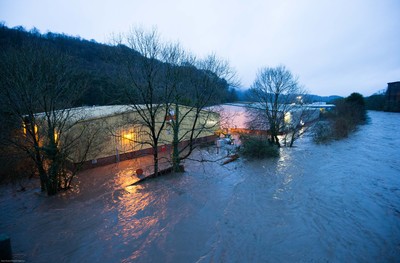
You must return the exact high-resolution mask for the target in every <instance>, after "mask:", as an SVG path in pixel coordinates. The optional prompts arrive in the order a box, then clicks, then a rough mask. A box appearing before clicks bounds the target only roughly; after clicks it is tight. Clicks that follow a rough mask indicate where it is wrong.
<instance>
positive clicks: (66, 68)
mask: <svg viewBox="0 0 400 263" xmlns="http://www.w3.org/2000/svg"><path fill="white" fill-rule="evenodd" d="M0 61H1V63H0V65H1V66H0V78H1V90H0V93H1V96H0V97H1V103H2V105H3V107H2V109H3V110H5V111H6V112H7V116H8V118H6V119H5V120H3V121H4V122H6V123H7V122H9V125H8V126H7V127H13V129H15V130H14V133H13V135H12V136H7V139H8V140H9V142H10V143H11V144H12V145H14V146H15V147H17V148H19V149H22V150H23V151H24V152H25V154H26V155H27V156H28V157H30V158H31V159H32V160H33V162H34V164H35V169H36V172H37V173H38V174H39V176H40V182H41V189H42V191H46V192H47V194H48V195H53V194H56V193H57V192H58V190H60V189H61V188H69V186H70V184H71V181H72V178H73V176H74V175H75V173H76V172H77V170H78V168H79V167H78V166H76V167H75V168H74V169H68V161H69V158H70V156H71V153H72V151H74V149H75V148H76V147H77V146H78V145H79V147H80V149H83V148H84V145H85V144H86V146H87V148H86V149H85V150H83V151H82V153H87V152H88V149H89V147H90V146H91V144H92V142H93V138H94V135H95V134H96V132H95V131H94V130H93V131H91V132H89V131H88V130H89V128H88V127H86V126H85V125H81V126H80V128H76V129H75V130H74V131H73V132H72V129H73V128H74V127H75V126H76V125H77V123H78V122H79V119H80V118H81V117H82V116H81V115H80V114H79V112H77V111H72V110H71V109H70V108H71V107H72V106H73V105H74V104H75V101H77V100H78V99H79V96H80V92H81V91H82V90H83V89H84V86H82V85H81V84H82V83H79V81H78V80H76V78H75V75H74V71H73V70H72V69H71V67H70V58H69V57H68V56H67V55H66V54H62V53H60V52H58V51H56V50H54V49H53V48H51V47H50V46H48V45H46V44H44V43H39V42H36V41H30V42H23V43H19V45H18V46H17V47H10V48H7V49H3V50H1V52H0ZM3 116H4V115H3ZM83 136H88V137H86V138H83ZM84 155H85V154H83V155H80V156H79V157H82V159H81V160H82V162H83V160H84V159H85V156H84ZM76 157H78V156H76ZM75 161H76V159H75ZM77 162H79V161H77ZM82 162H81V163H82Z"/></svg>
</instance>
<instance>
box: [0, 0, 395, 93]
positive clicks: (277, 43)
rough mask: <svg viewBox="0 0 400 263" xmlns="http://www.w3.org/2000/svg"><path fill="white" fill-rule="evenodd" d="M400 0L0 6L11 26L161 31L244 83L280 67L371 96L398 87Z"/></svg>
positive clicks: (43, 0) (85, 33)
mask: <svg viewBox="0 0 400 263" xmlns="http://www.w3.org/2000/svg"><path fill="white" fill-rule="evenodd" d="M399 14H400V1H399V0H334V1H328V0H326V1H325V0H293V1H289V0H288V1H277V0H274V1H269V0H249V1H243V0H242V1H240V0H220V1H217V0H214V1H212V0H202V1H190V0H186V1H185V0H170V1H161V0H159V1H157V0H146V1H135V0H113V1H100V0H97V1H92V0H90V1H89V0H86V1H82V0H68V1H67V0H64V1H57V0H35V1H34V0H31V1H28V0H0V21H3V22H4V23H5V25H6V26H8V27H15V26H19V25H21V26H23V27H25V28H26V29H27V30H30V29H31V28H32V27H36V28H38V29H39V30H40V32H41V33H46V32H47V31H51V32H57V33H65V34H67V35H72V36H78V35H79V36H80V37H82V38H85V39H88V40H90V39H95V40H96V41H98V42H104V43H106V42H109V40H110V35H111V34H112V33H124V32H127V31H128V30H129V29H130V28H131V27H134V26H142V27H144V28H145V29H151V28H152V27H153V26H155V27H157V29H158V31H159V33H160V34H161V36H162V37H163V39H165V40H168V41H169V40H171V41H179V42H180V43H181V44H182V46H183V47H184V48H186V49H187V50H190V51H191V52H193V53H194V54H196V55H197V56H203V55H206V54H209V53H212V52H214V53H216V54H217V55H218V56H219V57H222V58H225V59H227V60H228V61H229V62H230V64H231V66H232V67H234V68H235V69H236V70H237V73H238V76H239V78H240V80H241V82H242V86H243V87H249V86H251V84H252V82H253V81H254V78H255V75H256V72H257V70H258V69H259V68H260V67H264V66H270V67H274V66H278V65H281V64H283V65H285V66H286V67H287V68H289V69H290V70H291V71H292V73H293V74H295V75H297V76H298V77H299V81H300V83H301V84H302V85H304V86H305V87H306V88H307V89H308V90H309V92H310V93H313V94H318V95H341V96H347V95H349V94H350V93H351V92H353V91H356V92H360V93H361V94H363V95H365V96H369V95H371V94H373V93H375V92H377V91H379V90H382V89H385V88H386V87H387V83H388V82H393V81H400V16H399Z"/></svg>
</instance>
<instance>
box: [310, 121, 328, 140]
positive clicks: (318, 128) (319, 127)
mask: <svg viewBox="0 0 400 263" xmlns="http://www.w3.org/2000/svg"><path fill="white" fill-rule="evenodd" d="M332 136H333V135H332V125H331V123H330V122H329V121H322V122H318V123H317V124H316V125H315V126H314V128H313V139H314V142H316V143H326V142H329V141H330V140H332Z"/></svg>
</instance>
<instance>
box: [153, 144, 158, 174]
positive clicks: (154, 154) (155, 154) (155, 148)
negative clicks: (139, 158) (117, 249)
mask: <svg viewBox="0 0 400 263" xmlns="http://www.w3.org/2000/svg"><path fill="white" fill-rule="evenodd" d="M153 162H154V176H158V146H157V144H156V145H155V146H154V147H153Z"/></svg>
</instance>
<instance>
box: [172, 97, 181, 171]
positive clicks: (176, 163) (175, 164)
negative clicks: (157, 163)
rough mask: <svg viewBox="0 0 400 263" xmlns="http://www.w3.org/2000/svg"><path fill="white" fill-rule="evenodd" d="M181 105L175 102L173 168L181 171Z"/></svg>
mask: <svg viewBox="0 0 400 263" xmlns="http://www.w3.org/2000/svg"><path fill="white" fill-rule="evenodd" d="M179 130H180V127H179V105H178V104H175V119H174V120H173V140H172V168H173V171H174V172H180V171H181V168H180V164H181V158H180V156H179Z"/></svg>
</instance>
